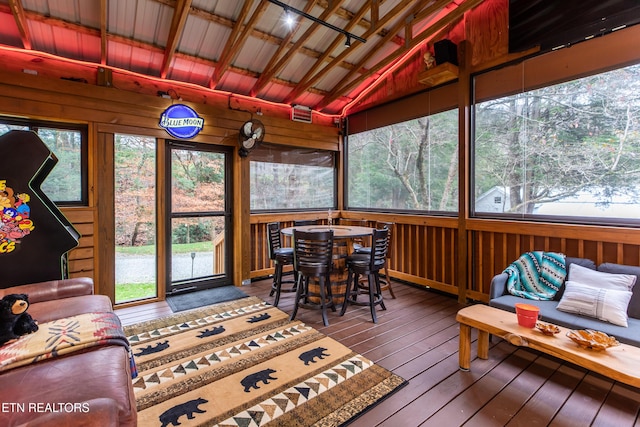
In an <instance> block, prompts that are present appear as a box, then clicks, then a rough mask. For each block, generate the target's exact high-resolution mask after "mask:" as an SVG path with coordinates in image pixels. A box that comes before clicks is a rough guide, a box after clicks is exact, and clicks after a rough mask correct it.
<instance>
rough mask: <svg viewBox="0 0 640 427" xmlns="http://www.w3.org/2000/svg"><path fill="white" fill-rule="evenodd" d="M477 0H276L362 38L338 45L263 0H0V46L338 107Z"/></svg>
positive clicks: (335, 36)
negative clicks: (292, 22)
mask: <svg viewBox="0 0 640 427" xmlns="http://www.w3.org/2000/svg"><path fill="white" fill-rule="evenodd" d="M481 1H482V0H366V1H364V0H317V1H303V0H285V1H283V3H285V4H287V5H289V6H291V7H293V8H295V9H298V10H302V11H305V12H307V13H309V14H310V15H313V16H315V17H319V18H321V19H324V20H325V21H326V22H329V23H330V24H332V25H335V26H336V27H338V28H341V29H344V30H345V31H347V32H349V33H352V34H354V35H357V36H360V37H363V38H365V39H366V40H367V41H366V43H360V42H358V41H356V40H352V46H351V47H345V45H344V44H345V40H346V38H345V36H344V35H343V34H340V33H338V32H336V31H334V30H332V29H329V28H326V27H324V26H322V25H317V24H316V23H314V22H312V21H311V20H309V19H307V18H304V17H300V16H298V15H294V16H295V17H296V21H297V25H296V26H295V27H294V30H291V29H289V28H288V27H287V26H286V25H285V24H284V21H283V19H284V15H285V14H284V10H283V8H281V7H279V6H278V5H276V4H273V3H271V2H269V1H268V0H244V1H242V0H237V1H236V0H101V1H97V0H95V1H86V0H0V43H2V44H4V45H7V46H11V47H15V48H24V49H26V50H36V51H41V52H45V53H48V54H53V55H57V56H60V57H64V58H71V59H75V60H80V61H85V62H89V63H95V64H102V65H104V66H109V67H115V68H118V69H123V70H129V71H134V72H136V73H141V74H146V75H150V76H154V77H161V78H166V79H169V80H175V81H180V82H188V83H192V84H195V85H199V86H202V87H203V88H207V89H217V90H222V91H227V92H233V93H238V94H242V95H248V96H254V97H257V98H261V99H265V100H269V101H275V102H281V103H286V104H292V105H293V104H301V105H306V106H309V107H311V108H313V109H316V110H317V111H321V112H324V113H329V114H340V112H341V111H342V109H343V108H344V106H345V105H347V104H348V103H350V102H352V101H353V100H354V99H356V98H357V96H358V95H359V92H360V91H361V90H362V89H363V88H365V87H368V86H370V85H371V84H373V82H374V81H375V80H376V78H377V77H379V76H380V74H381V73H383V72H384V70H385V69H387V68H388V67H390V66H391V65H393V64H394V63H395V62H396V61H398V60H401V59H402V58H403V57H404V56H405V55H406V54H407V53H408V52H409V50H410V49H411V48H414V47H415V46H418V45H420V44H424V43H425V42H426V41H428V40H429V37H430V36H431V35H433V34H436V33H437V31H438V30H440V29H442V28H444V27H446V26H447V25H450V24H451V22H452V17H456V18H457V17H460V16H461V14H462V11H463V10H464V9H468V8H469V7H471V6H473V5H476V4H479V3H480V2H481ZM460 5H464V6H468V7H460V8H459V7H458V6H460ZM434 17H437V18H434ZM292 31H293V32H292ZM425 34H429V37H427V36H425Z"/></svg>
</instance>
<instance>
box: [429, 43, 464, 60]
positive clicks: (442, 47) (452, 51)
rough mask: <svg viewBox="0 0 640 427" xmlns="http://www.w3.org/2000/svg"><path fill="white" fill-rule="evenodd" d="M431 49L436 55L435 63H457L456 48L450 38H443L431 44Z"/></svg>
mask: <svg viewBox="0 0 640 427" xmlns="http://www.w3.org/2000/svg"><path fill="white" fill-rule="evenodd" d="M433 50H434V53H435V57H436V65H440V64H444V63H445V62H450V63H451V64H454V65H458V48H457V46H456V44H455V43H453V42H452V41H451V40H448V39H444V40H440V41H438V42H435V43H434V44H433Z"/></svg>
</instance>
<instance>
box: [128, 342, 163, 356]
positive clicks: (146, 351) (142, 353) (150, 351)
mask: <svg viewBox="0 0 640 427" xmlns="http://www.w3.org/2000/svg"><path fill="white" fill-rule="evenodd" d="M168 348H169V341H166V340H165V341H163V342H159V343H158V344H156V345H155V346H152V345H151V344H149V345H148V346H146V347H144V348H141V349H140V351H139V352H138V353H136V354H134V356H145V355H147V354H154V353H160V352H161V351H164V350H166V349H168Z"/></svg>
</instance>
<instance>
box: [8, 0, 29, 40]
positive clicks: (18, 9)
mask: <svg viewBox="0 0 640 427" xmlns="http://www.w3.org/2000/svg"><path fill="white" fill-rule="evenodd" d="M9 7H10V8H11V13H12V14H13V19H15V21H16V25H17V26H18V31H19V32H20V38H21V39H22V46H23V47H24V48H25V49H31V36H30V35H29V24H28V23H27V17H26V15H25V13H24V8H23V7H22V0H9Z"/></svg>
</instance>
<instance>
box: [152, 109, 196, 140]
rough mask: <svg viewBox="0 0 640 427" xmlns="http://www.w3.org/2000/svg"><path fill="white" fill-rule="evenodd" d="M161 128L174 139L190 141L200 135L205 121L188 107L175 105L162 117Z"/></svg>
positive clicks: (165, 111)
mask: <svg viewBox="0 0 640 427" xmlns="http://www.w3.org/2000/svg"><path fill="white" fill-rule="evenodd" d="M159 126H160V127H161V128H163V129H164V130H166V131H167V133H168V134H169V135H171V136H172V137H174V138H180V139H190V138H193V137H194V136H196V135H197V134H199V133H200V131H201V130H202V128H203V127H204V119H203V118H202V117H200V116H198V113H196V112H195V110H194V109H193V108H191V107H189V106H187V105H184V104H173V105H171V106H169V108H167V109H166V110H164V112H163V113H162V115H161V116H160V123H159Z"/></svg>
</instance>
